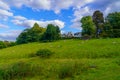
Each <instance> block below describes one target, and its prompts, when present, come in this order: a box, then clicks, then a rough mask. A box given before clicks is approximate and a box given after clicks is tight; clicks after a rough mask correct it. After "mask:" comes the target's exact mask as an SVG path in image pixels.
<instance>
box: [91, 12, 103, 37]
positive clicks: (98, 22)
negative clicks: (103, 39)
mask: <svg viewBox="0 0 120 80" xmlns="http://www.w3.org/2000/svg"><path fill="white" fill-rule="evenodd" d="M92 18H93V22H94V23H95V26H96V37H97V38H98V37H99V36H100V35H101V34H102V32H103V26H104V17H103V13H102V12H100V11H99V10H97V11H95V12H94V13H93V16H92Z"/></svg>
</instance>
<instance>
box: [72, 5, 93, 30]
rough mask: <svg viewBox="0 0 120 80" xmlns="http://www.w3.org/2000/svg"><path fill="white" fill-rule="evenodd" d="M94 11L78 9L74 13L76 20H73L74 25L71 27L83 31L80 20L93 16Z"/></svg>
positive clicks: (85, 8)
mask: <svg viewBox="0 0 120 80" xmlns="http://www.w3.org/2000/svg"><path fill="white" fill-rule="evenodd" d="M92 13H93V11H92V10H90V9H89V8H88V7H84V8H80V9H76V10H75V11H74V17H75V18H74V19H73V20H72V22H73V24H72V25H71V27H72V28H77V29H79V30H81V29H82V28H81V23H80V20H81V18H82V17H83V16H89V15H92Z"/></svg>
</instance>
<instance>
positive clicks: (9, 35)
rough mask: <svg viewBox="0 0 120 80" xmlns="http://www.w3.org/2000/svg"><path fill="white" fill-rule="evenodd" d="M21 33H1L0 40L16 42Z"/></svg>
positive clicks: (19, 31)
mask: <svg viewBox="0 0 120 80" xmlns="http://www.w3.org/2000/svg"><path fill="white" fill-rule="evenodd" d="M20 33H21V30H9V31H6V32H4V33H0V40H9V41H15V40H16V37H17V36H18V35H19V34H20Z"/></svg>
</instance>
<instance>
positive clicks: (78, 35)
mask: <svg viewBox="0 0 120 80" xmlns="http://www.w3.org/2000/svg"><path fill="white" fill-rule="evenodd" d="M74 37H75V38H80V37H82V34H81V32H77V33H74Z"/></svg>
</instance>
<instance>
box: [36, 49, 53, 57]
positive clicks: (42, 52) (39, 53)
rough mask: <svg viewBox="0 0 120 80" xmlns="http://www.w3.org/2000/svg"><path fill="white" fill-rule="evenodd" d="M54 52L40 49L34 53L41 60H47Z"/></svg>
mask: <svg viewBox="0 0 120 80" xmlns="http://www.w3.org/2000/svg"><path fill="white" fill-rule="evenodd" d="M53 53H54V52H51V51H50V50H48V49H40V50H39V51H37V52H36V55H37V56H40V57H41V58H49V57H50V56H51V55H52V54H53Z"/></svg>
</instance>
